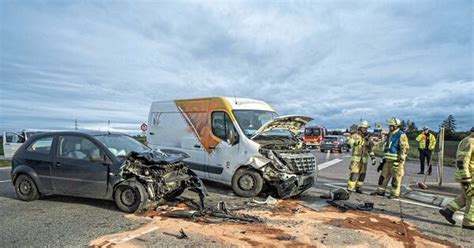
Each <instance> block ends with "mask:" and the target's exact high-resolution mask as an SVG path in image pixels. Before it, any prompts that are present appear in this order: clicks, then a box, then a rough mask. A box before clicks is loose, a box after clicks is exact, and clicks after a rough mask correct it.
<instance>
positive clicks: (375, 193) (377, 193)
mask: <svg viewBox="0 0 474 248" xmlns="http://www.w3.org/2000/svg"><path fill="white" fill-rule="evenodd" d="M370 195H378V196H385V193H382V192H378V191H375V192H372V193H370Z"/></svg>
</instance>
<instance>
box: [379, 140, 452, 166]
mask: <svg viewBox="0 0 474 248" xmlns="http://www.w3.org/2000/svg"><path fill="white" fill-rule="evenodd" d="M458 144H459V141H445V142H444V165H447V166H454V165H455V162H456V150H457V147H458ZM382 145H383V144H381V143H380V144H378V145H377V146H375V148H374V152H375V155H376V156H379V157H381V156H383V151H382ZM408 159H412V160H418V159H420V154H419V151H418V142H416V141H412V140H411V141H410V150H409V151H408ZM432 159H433V162H437V161H438V153H437V152H434V153H433V158H432Z"/></svg>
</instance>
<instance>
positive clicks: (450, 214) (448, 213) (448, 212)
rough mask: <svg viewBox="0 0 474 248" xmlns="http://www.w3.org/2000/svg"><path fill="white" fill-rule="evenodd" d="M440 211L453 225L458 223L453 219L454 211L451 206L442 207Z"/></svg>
mask: <svg viewBox="0 0 474 248" xmlns="http://www.w3.org/2000/svg"><path fill="white" fill-rule="evenodd" d="M439 213H440V214H441V215H442V216H443V217H444V218H445V219H446V220H447V221H448V222H449V223H451V224H452V225H455V224H456V221H455V220H454V219H453V215H454V212H453V211H451V210H450V209H449V208H445V209H441V210H439Z"/></svg>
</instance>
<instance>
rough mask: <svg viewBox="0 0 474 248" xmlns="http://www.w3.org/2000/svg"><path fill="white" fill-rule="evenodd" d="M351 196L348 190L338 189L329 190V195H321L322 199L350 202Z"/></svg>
mask: <svg viewBox="0 0 474 248" xmlns="http://www.w3.org/2000/svg"><path fill="white" fill-rule="evenodd" d="M349 196H350V194H349V192H348V191H347V190H346V189H343V188H337V189H331V190H329V193H328V194H323V195H321V198H323V199H331V200H333V201H337V200H348V199H349Z"/></svg>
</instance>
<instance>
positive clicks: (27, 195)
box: [15, 175, 40, 201]
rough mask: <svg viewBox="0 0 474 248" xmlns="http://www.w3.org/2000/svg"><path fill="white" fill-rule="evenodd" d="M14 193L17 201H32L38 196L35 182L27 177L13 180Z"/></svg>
mask: <svg viewBox="0 0 474 248" xmlns="http://www.w3.org/2000/svg"><path fill="white" fill-rule="evenodd" d="M15 192H16V196H17V197H18V199H20V200H22V201H34V200H36V199H38V197H39V195H40V194H39V191H38V187H36V184H35V181H33V179H32V178H31V177H30V176H28V175H19V176H18V178H17V179H16V180H15Z"/></svg>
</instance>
